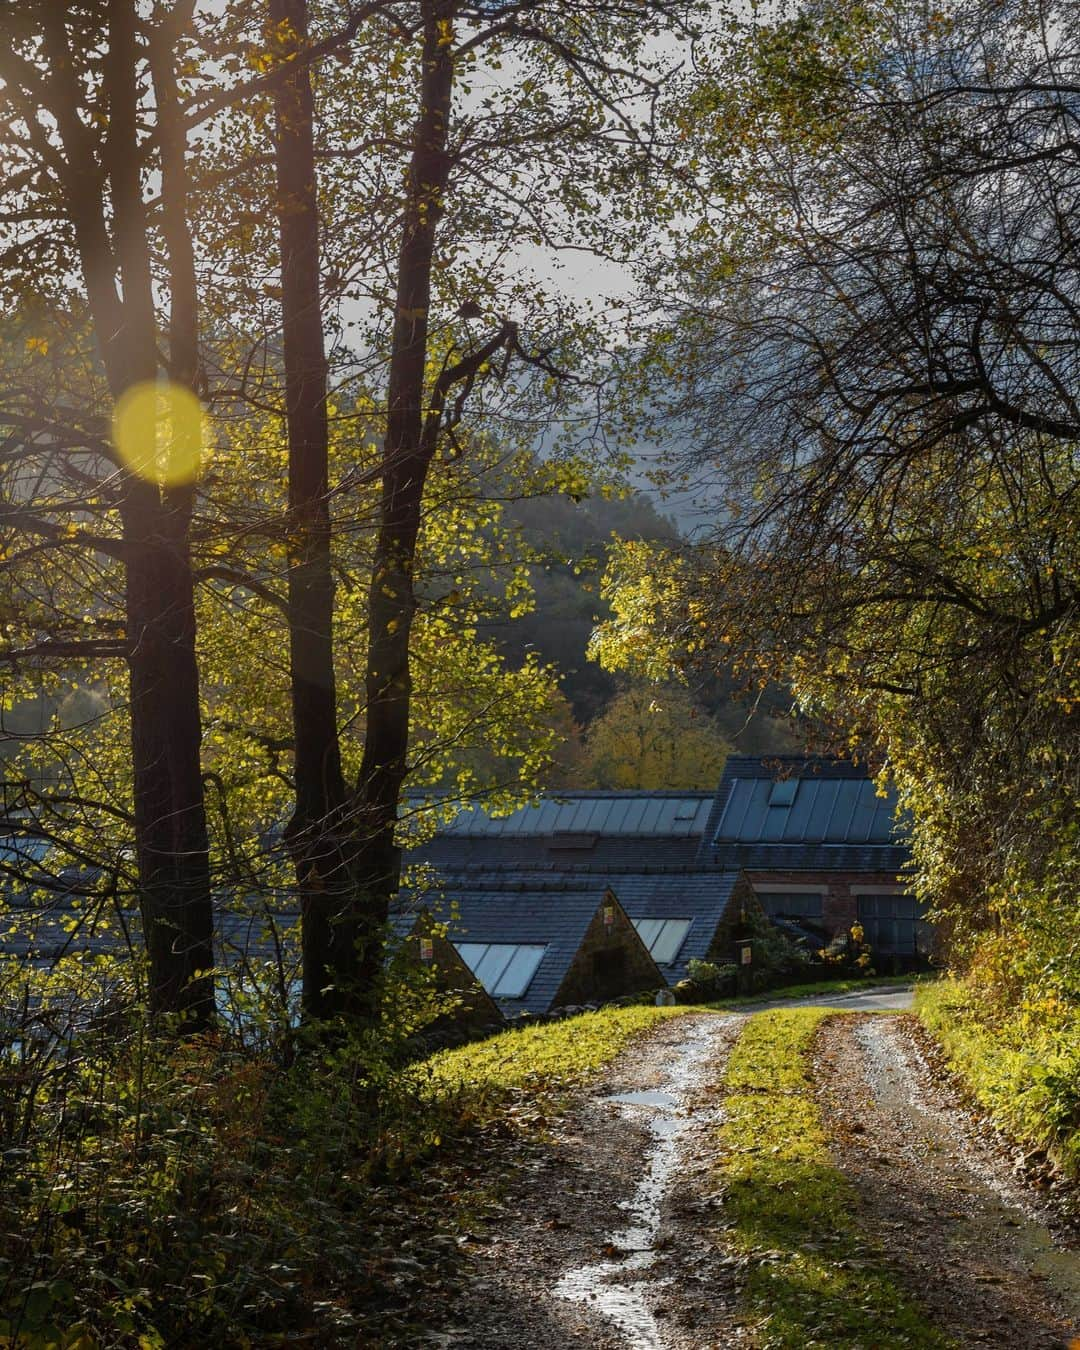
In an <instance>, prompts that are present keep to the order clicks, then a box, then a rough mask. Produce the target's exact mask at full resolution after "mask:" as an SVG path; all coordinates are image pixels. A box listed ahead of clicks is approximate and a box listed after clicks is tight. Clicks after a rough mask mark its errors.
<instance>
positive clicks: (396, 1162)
mask: <svg viewBox="0 0 1080 1350" xmlns="http://www.w3.org/2000/svg"><path fill="white" fill-rule="evenodd" d="M670 1011H671V1010H666V1009H655V1008H652V1009H650V1008H640V1007H632V1008H625V1009H612V1010H608V1011H604V1012H601V1013H597V1014H593V1015H587V1016H582V1017H579V1018H575V1019H573V1020H572V1021H568V1022H563V1023H557V1024H554V1025H550V1026H544V1027H538V1028H535V1029H529V1030H525V1031H511V1032H506V1033H503V1034H502V1035H499V1036H496V1037H493V1038H492V1039H491V1040H488V1041H485V1042H483V1043H481V1044H478V1045H470V1046H466V1047H463V1048H461V1049H457V1050H451V1051H446V1052H443V1053H441V1054H438V1055H436V1056H434V1057H432V1058H431V1059H430V1060H427V1061H421V1062H419V1063H417V1062H415V1061H413V1062H410V1061H409V1059H408V1057H407V1049H406V1048H405V1040H406V1038H405V1037H404V1036H403V1035H402V1028H401V1027H400V1026H398V1027H397V1028H396V1029H394V1028H393V1027H391V1028H390V1029H389V1030H388V1031H387V1032H386V1033H385V1034H383V1035H381V1036H368V1037H365V1038H354V1039H353V1040H350V1041H342V1042H339V1043H337V1045H336V1047H335V1048H334V1049H333V1050H332V1051H326V1050H320V1051H314V1050H309V1051H307V1052H305V1053H301V1054H299V1055H296V1056H293V1057H292V1059H291V1062H290V1057H289V1056H288V1055H286V1054H282V1053H281V1050H282V1046H281V1044H277V1045H275V1043H274V1042H273V1040H272V1038H271V1039H267V1038H263V1040H261V1041H260V1040H258V1039H255V1040H252V1038H251V1037H250V1036H249V1037H248V1038H247V1039H246V1040H241V1039H240V1038H238V1037H237V1036H235V1035H232V1034H230V1033H229V1032H228V1030H227V1029H223V1030H221V1031H219V1032H218V1033H216V1034H214V1035H208V1036H203V1037H197V1038H189V1039H187V1040H185V1041H182V1042H179V1043H177V1042H176V1041H175V1040H169V1039H165V1038H155V1037H153V1036H151V1035H150V1034H149V1033H148V1032H147V1030H146V1025H145V1022H144V1021H143V1020H141V1019H139V1018H138V1017H137V1016H135V1014H133V1013H132V1014H127V1015H124V1016H119V1015H113V1016H110V1017H108V1018H106V1019H102V1020H100V1021H99V1022H98V1023H96V1024H84V1025H82V1026H81V1027H80V1029H79V1030H78V1031H75V1030H73V1029H72V1028H71V1027H70V1026H69V1027H68V1028H67V1029H66V1031H65V1032H64V1033H63V1034H57V1028H56V1027H55V1026H53V1027H51V1028H45V1027H43V1026H42V1025H41V1024H40V1017H41V1015H40V1014H35V1017H34V1018H31V1022H36V1025H30V1024H29V1023H24V1024H23V1025H22V1027H21V1030H20V1031H19V1033H18V1035H16V1034H14V1033H12V1034H9V1036H8V1039H7V1041H6V1044H5V1046H4V1047H3V1056H2V1062H0V1122H2V1128H3V1136H4V1142H3V1153H2V1159H0V1345H4V1346H7V1347H9V1350H15V1348H16V1347H18V1350H50V1348H51V1347H54V1346H55V1347H64V1348H66V1350H91V1348H93V1350H105V1348H106V1347H129V1346H130V1347H137V1350H153V1347H159V1346H166V1345H168V1346H222V1347H231V1346H264V1345H265V1346H269V1345H280V1344H283V1343H286V1342H297V1343H304V1344H312V1345H319V1346H326V1347H333V1346H350V1347H352V1346H357V1345H363V1346H365V1347H379V1346H406V1345H409V1344H413V1343H414V1342H415V1341H418V1340H419V1339H420V1338H421V1337H422V1334H423V1332H422V1329H423V1327H424V1326H425V1325H430V1324H431V1323H432V1322H434V1321H437V1320H438V1317H439V1314H440V1313H442V1312H444V1311H445V1305H446V1302H447V1299H448V1297H449V1295H450V1293H451V1292H452V1290H453V1289H454V1288H455V1286H456V1285H458V1284H459V1283H460V1278H461V1259H462V1258H461V1256H460V1254H459V1251H460V1248H459V1243H458V1237H459V1236H460V1234H461V1233H462V1232H464V1231H466V1230H473V1231H475V1230H476V1229H477V1228H478V1226H480V1225H481V1224H482V1223H483V1222H484V1220H485V1217H486V1216H490V1215H491V1214H493V1213H494V1205H495V1201H496V1200H497V1191H498V1188H499V1185H500V1179H501V1176H502V1175H503V1173H504V1172H505V1169H506V1167H507V1166H508V1165H509V1164H508V1162H507V1161H506V1149H505V1139H506V1137H507V1135H510V1134H513V1133H515V1132H517V1131H518V1130H519V1129H524V1128H531V1127H534V1126H535V1124H536V1122H537V1121H538V1120H539V1119H542V1118H543V1115H544V1113H546V1112H547V1111H548V1110H549V1109H550V1107H551V1104H552V1101H553V1099H554V1098H555V1096H557V1094H558V1093H559V1092H560V1091H561V1089H562V1087H563V1086H565V1085H567V1084H569V1083H570V1082H571V1081H574V1080H577V1079H579V1078H580V1077H581V1076H583V1075H584V1074H586V1073H588V1072H590V1071H592V1070H595V1069H596V1068H597V1067H599V1066H600V1065H601V1064H603V1063H604V1062H605V1061H606V1060H608V1059H610V1058H611V1057H612V1056H613V1055H614V1054H616V1053H617V1052H618V1051H619V1050H620V1049H621V1048H622V1046H623V1045H624V1044H625V1043H626V1041H627V1040H628V1039H629V1038H630V1037H631V1036H632V1035H634V1034H635V1033H636V1032H638V1031H639V1030H641V1029H643V1028H644V1027H646V1026H648V1025H650V1024H651V1023H652V1022H654V1021H656V1020H657V1019H658V1018H660V1017H662V1016H664V1015H665V1014H667V1013H668V1012H670ZM10 1031H11V1028H9V1032H10ZM46 1032H48V1034H46Z"/></svg>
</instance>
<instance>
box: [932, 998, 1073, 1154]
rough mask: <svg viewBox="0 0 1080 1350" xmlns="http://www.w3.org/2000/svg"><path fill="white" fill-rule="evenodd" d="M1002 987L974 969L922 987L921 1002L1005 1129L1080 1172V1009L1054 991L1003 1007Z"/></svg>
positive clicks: (950, 1057)
mask: <svg viewBox="0 0 1080 1350" xmlns="http://www.w3.org/2000/svg"><path fill="white" fill-rule="evenodd" d="M996 988H997V986H996V985H992V984H991V985H988V984H983V983H982V982H981V981H980V979H979V973H978V972H973V973H972V974H971V975H969V976H968V977H967V978H965V979H962V980H948V981H941V982H940V983H936V984H930V985H923V986H920V988H919V990H918V992H917V994H916V999H915V1008H916V1011H917V1012H918V1014H919V1016H920V1017H921V1019H922V1021H923V1022H924V1024H925V1025H926V1027H927V1028H928V1029H929V1030H930V1031H931V1032H933V1034H934V1035H935V1036H936V1037H937V1039H938V1040H939V1041H940V1043H941V1045H942V1046H943V1048H944V1050H945V1055H946V1059H947V1061H948V1064H949V1067H950V1068H952V1069H953V1070H954V1071H955V1072H956V1073H957V1074H958V1075H959V1076H960V1078H961V1080H962V1081H963V1082H964V1083H965V1084H966V1086H967V1087H968V1089H969V1090H970V1091H971V1093H972V1094H973V1096H974V1097H975V1098H976V1100H977V1101H978V1102H979V1103H980V1104H981V1105H982V1106H984V1107H985V1108H986V1110H987V1111H988V1112H989V1114H990V1116H991V1118H992V1119H993V1120H994V1121H995V1122H996V1123H997V1124H998V1125H999V1126H1000V1128H1001V1129H1002V1130H1003V1131H1004V1132H1005V1133H1006V1134H1008V1135H1011V1136H1012V1137H1013V1138H1015V1139H1019V1140H1022V1141H1024V1142H1025V1143H1028V1144H1031V1145H1034V1146H1035V1147H1036V1148H1041V1149H1045V1150H1046V1151H1047V1152H1048V1153H1049V1154H1050V1155H1051V1156H1052V1157H1053V1158H1054V1159H1055V1160H1056V1161H1057V1162H1059V1163H1060V1164H1061V1166H1062V1167H1063V1168H1064V1169H1065V1170H1066V1171H1067V1172H1068V1173H1070V1174H1071V1175H1072V1176H1074V1177H1075V1176H1077V1175H1080V1013H1078V1011H1077V1009H1076V1007H1075V1005H1073V1004H1071V1003H1069V1002H1067V1001H1065V1000H1063V999H1062V998H1060V997H1059V996H1057V995H1055V994H1054V993H1053V992H1052V991H1050V990H1043V991H1041V992H1040V991H1038V990H1036V989H1031V990H1028V991H1025V992H1024V994H1023V995H1022V996H1021V998H1020V1001H1019V1002H1018V1003H1015V1004H1012V1005H1010V1006H1003V1005H1002V1003H1001V1002H1000V1001H999V1000H998V999H997V998H995V996H994V995H995V992H996Z"/></svg>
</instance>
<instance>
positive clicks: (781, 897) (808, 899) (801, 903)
mask: <svg viewBox="0 0 1080 1350" xmlns="http://www.w3.org/2000/svg"><path fill="white" fill-rule="evenodd" d="M757 898H758V900H759V902H760V904H761V908H762V909H763V910H764V911H765V913H766V914H767V915H768V916H769V918H770V919H820V918H821V903H822V902H821V896H820V895H818V894H817V893H816V892H813V893H811V892H810V891H806V892H804V893H800V894H785V893H782V892H780V891H758V892H757Z"/></svg>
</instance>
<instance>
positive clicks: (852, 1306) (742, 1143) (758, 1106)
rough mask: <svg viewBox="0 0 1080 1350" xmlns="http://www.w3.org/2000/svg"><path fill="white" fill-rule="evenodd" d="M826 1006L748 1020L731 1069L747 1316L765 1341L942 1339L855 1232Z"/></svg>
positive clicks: (725, 1160) (727, 1161) (731, 1209)
mask: <svg viewBox="0 0 1080 1350" xmlns="http://www.w3.org/2000/svg"><path fill="white" fill-rule="evenodd" d="M832 1015H834V1010H830V1009H827V1008H791V1009H789V1008H783V1009H777V1010H774V1011H769V1012H762V1013H758V1014H757V1015H756V1016H754V1017H753V1018H751V1019H750V1021H748V1022H747V1024H746V1026H745V1028H744V1030H743V1033H742V1035H741V1036H740V1038H739V1040H738V1042H737V1043H736V1045H735V1049H734V1050H733V1051H732V1054H731V1058H730V1059H729V1061H728V1067H727V1073H726V1075H725V1087H726V1089H727V1094H728V1095H727V1098H726V1103H725V1121H724V1124H723V1125H722V1126H721V1129H720V1135H719V1145H720V1165H721V1169H722V1173H723V1177H724V1182H725V1191H726V1195H725V1215H726V1217H727V1219H728V1221H729V1222H730V1224H731V1228H730V1230H729V1231H728V1232H727V1233H726V1234H725V1237H726V1239H727V1241H728V1242H729V1243H731V1245H733V1246H734V1247H735V1248H736V1249H737V1250H739V1251H742V1252H744V1253H746V1254H748V1255H749V1256H750V1257H751V1258H752V1260H751V1273H750V1275H749V1278H748V1281H747V1285H746V1289H745V1291H744V1301H745V1307H744V1314H745V1318H746V1321H747V1323H748V1324H749V1325H750V1326H752V1327H754V1328H755V1329H756V1331H755V1338H756V1344H757V1345H759V1346H762V1347H770V1348H771V1347H784V1348H788V1347H790V1350H802V1347H806V1346H831V1347H847V1348H848V1350H861V1348H863V1347H865V1350H871V1347H873V1350H892V1348H893V1347H901V1346H909V1347H910V1346H920V1347H926V1348H927V1350H929V1348H930V1347H945V1346H949V1345H950V1344H951V1342H950V1341H948V1340H947V1339H946V1338H945V1337H943V1336H942V1335H940V1334H939V1333H938V1332H937V1331H935V1330H934V1328H933V1327H932V1326H931V1325H930V1324H929V1323H928V1322H927V1321H926V1319H925V1317H924V1315H923V1313H922V1312H921V1311H920V1309H919V1308H918V1307H916V1306H915V1305H914V1304H913V1303H912V1302H911V1300H910V1299H909V1298H908V1297H907V1296H906V1295H905V1294H904V1293H903V1291H902V1290H901V1289H900V1288H899V1286H898V1285H897V1284H896V1283H895V1282H894V1281H893V1279H892V1278H891V1276H890V1275H889V1273H888V1271H887V1270H886V1269H885V1268H884V1267H883V1265H882V1263H881V1261H880V1259H879V1257H878V1256H877V1255H876V1253H874V1252H873V1251H871V1250H870V1249H869V1248H868V1247H867V1246H866V1245H865V1243H864V1242H862V1241H861V1239H860V1235H859V1232H858V1229H857V1226H856V1223H855V1219H854V1205H855V1193H854V1190H853V1188H852V1186H851V1183H850V1182H849V1181H848V1180H847V1179H846V1178H845V1177H844V1176H843V1175H842V1174H841V1173H840V1172H839V1171H838V1170H837V1168H836V1167H835V1166H834V1165H833V1163H832V1160H831V1158H830V1155H829V1146H828V1138H827V1135H826V1133H825V1129H824V1126H823V1123H822V1119H821V1115H820V1112H819V1111H818V1108H817V1104H816V1102H815V1100H814V1093H813V1084H812V1081H811V1077H810V1065H809V1055H810V1051H811V1047H812V1044H813V1040H814V1036H815V1034H816V1033H817V1030H818V1028H819V1026H820V1025H821V1023H822V1022H823V1021H824V1019H825V1018H827V1017H829V1016H832Z"/></svg>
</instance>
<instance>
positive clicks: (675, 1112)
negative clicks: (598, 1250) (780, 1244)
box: [554, 1018, 728, 1350]
mask: <svg viewBox="0 0 1080 1350" xmlns="http://www.w3.org/2000/svg"><path fill="white" fill-rule="evenodd" d="M727 1024H728V1019H726V1018H725V1019H716V1020H715V1021H712V1020H710V1022H708V1023H705V1024H702V1025H701V1026H699V1027H698V1028H696V1029H695V1031H694V1032H693V1034H692V1035H691V1036H690V1037H688V1038H687V1040H686V1041H685V1042H684V1043H683V1044H682V1045H681V1046H679V1047H678V1049H677V1050H676V1051H675V1053H674V1055H673V1057H672V1059H671V1061H670V1062H669V1063H668V1064H667V1065H666V1066H665V1081H664V1082H663V1083H662V1085H661V1086H660V1087H655V1088H649V1089H645V1090H642V1091H639V1092H618V1093H614V1094H612V1095H611V1096H608V1097H604V1098H602V1099H601V1102H600V1104H601V1106H607V1107H608V1108H614V1109H615V1110H617V1111H618V1112H619V1113H620V1114H622V1115H623V1116H625V1117H626V1118H627V1119H629V1120H631V1121H633V1122H635V1123H638V1124H641V1125H643V1126H644V1127H645V1128H646V1129H647V1130H648V1132H649V1140H648V1143H647V1145H646V1148H647V1152H646V1155H645V1156H644V1157H643V1159H642V1175H641V1179H640V1181H639V1182H638V1185H637V1189H636V1190H635V1191H634V1194H633V1196H632V1197H631V1198H630V1199H629V1200H626V1201H623V1202H622V1203H621V1205H620V1208H621V1209H622V1210H623V1211H624V1213H625V1215H626V1224H625V1226H622V1227H619V1228H618V1229H617V1230H616V1231H614V1232H612V1233H611V1234H610V1235H608V1236H607V1238H606V1239H605V1240H604V1242H603V1243H602V1250H603V1251H604V1252H605V1259H604V1260H603V1261H598V1262H595V1263H592V1264H589V1265H581V1266H576V1267H574V1268H573V1269H571V1270H568V1271H567V1272H566V1273H565V1274H564V1275H563V1276H562V1278H561V1279H560V1280H559V1282H558V1284H557V1285H556V1286H555V1291H554V1292H555V1295H556V1297H557V1298H560V1299H567V1300H569V1301H571V1302H574V1303H581V1304H584V1305H585V1306H586V1307H588V1308H589V1309H590V1311H592V1312H594V1313H596V1314H598V1315H600V1316H602V1317H605V1318H607V1319H608V1320H609V1321H610V1322H611V1323H613V1324H614V1325H615V1326H616V1327H618V1329H619V1330H620V1331H621V1332H622V1333H623V1334H624V1335H625V1336H626V1338H627V1341H628V1343H629V1344H631V1345H633V1346H635V1347H640V1350H663V1347H664V1345H665V1343H666V1342H665V1339H664V1336H663V1333H662V1331H661V1329H660V1326H659V1324H658V1322H657V1320H656V1317H655V1316H654V1314H653V1312H652V1306H651V1305H652V1304H654V1303H655V1301H656V1296H657V1294H658V1293H659V1292H660V1291H661V1290H662V1289H663V1288H664V1287H665V1285H666V1284H667V1283H668V1281H666V1280H662V1279H660V1278H658V1277H657V1276H655V1275H653V1274H652V1267H653V1266H654V1265H655V1264H656V1260H657V1256H658V1254H659V1243H660V1241H661V1223H662V1218H663V1208H664V1202H665V1199H666V1198H667V1196H668V1194H669V1193H670V1191H671V1188H672V1181H673V1177H674V1175H675V1172H676V1168H677V1165H678V1161H679V1155H680V1152H681V1146H682V1144H683V1142H684V1136H685V1135H686V1134H687V1132H688V1131H689V1130H690V1129H691V1128H695V1129H696V1128H700V1127H703V1126H709V1127H711V1126H712V1125H714V1124H715V1123H716V1121H717V1119H718V1114H719V1113H718V1112H715V1111H710V1112H708V1113H703V1112H699V1113H692V1112H691V1110H690V1099H691V1098H692V1096H693V1094H694V1090H695V1088H697V1087H698V1086H699V1085H700V1083H701V1082H702V1079H703V1076H704V1075H703V1070H704V1067H705V1064H706V1063H707V1062H708V1060H709V1059H710V1058H711V1057H712V1056H713V1055H714V1054H715V1053H716V1050H717V1048H718V1045H719V1043H720V1037H721V1033H722V1032H723V1031H724V1030H726V1029H727Z"/></svg>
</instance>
